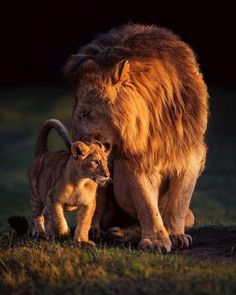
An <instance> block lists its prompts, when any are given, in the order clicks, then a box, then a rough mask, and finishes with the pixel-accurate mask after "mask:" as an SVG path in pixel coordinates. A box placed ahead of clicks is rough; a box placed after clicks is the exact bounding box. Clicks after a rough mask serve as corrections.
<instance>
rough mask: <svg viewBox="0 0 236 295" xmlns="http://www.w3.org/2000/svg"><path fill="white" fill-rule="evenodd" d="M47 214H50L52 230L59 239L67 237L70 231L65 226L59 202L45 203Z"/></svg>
mask: <svg viewBox="0 0 236 295" xmlns="http://www.w3.org/2000/svg"><path fill="white" fill-rule="evenodd" d="M47 210H48V214H51V218H52V224H53V229H55V231H56V233H57V234H58V235H59V236H61V237H67V236H68V235H69V234H70V229H69V227H68V225H67V222H66V219H65V216H64V209H63V205H62V204H61V203H60V202H53V201H51V200H48V202H47Z"/></svg>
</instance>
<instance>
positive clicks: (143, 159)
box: [65, 25, 208, 248]
mask: <svg viewBox="0 0 236 295" xmlns="http://www.w3.org/2000/svg"><path fill="white" fill-rule="evenodd" d="M65 73H66V74H67V76H69V77H70V78H71V79H72V81H73V82H74V86H75V106H74V113H73V135H74V139H77V138H96V139H99V140H100V141H102V142H103V143H107V144H109V145H111V146H112V147H113V153H114V157H115V159H116V160H117V161H119V163H117V164H115V171H116V170H117V169H118V170H119V171H118V172H115V174H114V190H115V195H116V199H117V201H118V203H119V205H120V206H121V207H122V208H123V209H124V210H126V211H128V212H129V213H130V214H131V212H138V211H139V210H141V211H142V212H143V209H142V208H143V207H142V206H143V205H141V203H142V202H144V204H148V203H149V201H148V199H149V198H150V197H151V196H149V197H148V196H147V195H148V194H153V192H155V194H156V197H157V199H158V192H159V186H160V185H161V183H162V182H163V181H165V180H166V179H167V178H168V179H169V180H170V182H169V184H170V187H169V190H168V192H167V194H166V196H168V198H169V199H168V202H166V204H167V205H166V206H167V208H165V210H164V211H163V212H164V213H163V214H162V215H168V216H169V217H164V216H162V218H163V219H164V223H165V227H166V228H167V231H168V233H169V234H170V235H184V220H185V218H186V215H187V212H188V207H189V202H190V200H191V196H192V192H193V189H194V186H195V183H196V179H197V177H198V176H199V174H200V172H201V171H202V169H203V168H204V163H205V154H206V145H205V142H204V134H205V131H206V127H207V113H208V101H207V98H208V94H207V88H206V85H205V83H204V81H203V78H202V74H201V73H200V71H199V67H198V64H197V62H196V58H195V56H194V54H193V52H192V50H191V49H190V47H189V46H188V45H187V44H185V43H184V42H183V41H182V40H180V38H179V37H178V36H176V35H174V34H173V33H172V32H171V31H169V30H166V29H162V28H159V27H156V26H142V25H128V26H124V27H121V28H119V29H114V30H111V31H110V32H109V33H107V34H104V35H100V36H99V37H98V38H97V39H95V40H94V41H93V42H91V43H90V44H88V45H87V46H84V47H83V48H82V49H81V50H80V51H79V52H78V54H76V55H73V56H71V57H70V59H69V61H68V63H67V64H66V66H65ZM116 167H119V168H117V169H116ZM124 171H126V173H127V175H125V172H124ZM122 175H123V177H122ZM131 175H132V176H131ZM128 178H130V181H128ZM159 178H160V179H161V180H160V181H159V180H157V179H159ZM153 179H155V181H154V180H153ZM150 181H151V183H153V185H154V186H155V187H154V186H153V185H151V186H150V188H149V183H150ZM125 182H127V187H128V188H129V189H128V191H129V190H131V191H129V193H128V194H129V196H132V198H131V199H132V201H129V202H128V203H130V206H131V207H134V208H135V209H134V208H133V209H132V210H129V209H128V208H129V207H130V206H129V205H127V198H130V197H128V195H127V196H126V197H124V196H123V197H121V196H122V195H123V194H127V188H126V189H124V191H123V192H122V185H124V183H125ZM133 182H137V183H138V186H140V188H141V187H142V189H141V190H140V188H137V189H135V191H133V192H132V190H133V188H134V187H136V185H134V184H133ZM118 183H119V185H118ZM151 192H152V193H151ZM139 193H140V194H143V196H142V197H141V199H140V200H139V201H138V199H137V198H138V197H137V196H138V195H139ZM186 194H187V195H186ZM179 198H180V199H181V198H184V199H185V201H177V200H178V199H179ZM124 199H126V202H125V201H124ZM134 200H136V202H135V204H134ZM162 200H163V199H162ZM162 200H160V202H162ZM181 202H185V205H186V208H185V206H184V207H183V206H182V207H183V208H181V206H180V203H181ZM157 204H158V201H157V203H156V204H153V206H152V209H153V210H154V207H155V210H154V211H153V212H152V213H151V212H150V210H149V209H147V212H146V213H145V214H148V215H149V217H148V216H146V217H145V218H144V219H146V222H144V225H142V221H141V220H140V218H141V219H142V217H140V214H139V213H135V214H138V216H139V221H140V222H141V228H142V237H143V238H144V237H145V240H146V237H147V236H148V239H150V240H152V239H153V237H155V235H156V234H154V233H155V232H160V233H163V232H165V229H164V227H163V224H162V219H161V218H159V221H156V220H154V219H153V223H155V224H156V222H157V224H156V225H153V230H151V232H152V234H150V235H151V236H152V237H151V238H150V237H149V234H148V230H146V229H145V228H146V223H149V222H151V224H152V221H150V218H151V217H150V214H154V215H155V214H157V215H158V216H159V215H160V213H157V212H158V208H156V206H157ZM158 206H159V208H161V207H163V206H161V204H159V205H158ZM139 207H140V208H139ZM169 207H170V208H169ZM180 211H181V212H180ZM182 211H183V212H182ZM154 212H156V213H154ZM142 214H143V213H142ZM154 215H153V216H154ZM172 215H175V216H173V217H172ZM180 219H181V220H180ZM170 223H171V224H170ZM174 224H176V226H175V225H174ZM177 224H178V225H177ZM161 235H162V234H161ZM155 239H156V238H154V240H155ZM157 239H159V240H161V239H162V238H161V237H160V236H159V234H157ZM165 239H166V234H165ZM167 248H169V246H168V247H167Z"/></svg>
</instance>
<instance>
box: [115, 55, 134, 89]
mask: <svg viewBox="0 0 236 295" xmlns="http://www.w3.org/2000/svg"><path fill="white" fill-rule="evenodd" d="M129 71H130V64H129V62H128V60H122V61H121V62H119V63H118V64H117V65H116V66H115V71H114V74H113V77H112V82H113V84H116V83H118V82H119V83H122V82H124V81H125V80H128V79H129Z"/></svg>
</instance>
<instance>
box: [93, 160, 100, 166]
mask: <svg viewBox="0 0 236 295" xmlns="http://www.w3.org/2000/svg"><path fill="white" fill-rule="evenodd" d="M92 164H93V165H94V166H99V165H100V164H101V162H100V161H98V160H95V161H92Z"/></svg>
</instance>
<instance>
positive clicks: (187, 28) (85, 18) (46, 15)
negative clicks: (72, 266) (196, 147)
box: [0, 0, 236, 227]
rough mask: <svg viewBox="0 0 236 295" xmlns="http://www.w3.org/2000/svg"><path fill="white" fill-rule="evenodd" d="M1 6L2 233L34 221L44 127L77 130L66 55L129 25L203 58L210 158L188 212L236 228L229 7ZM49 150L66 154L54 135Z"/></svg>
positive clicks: (235, 97)
mask: <svg viewBox="0 0 236 295" xmlns="http://www.w3.org/2000/svg"><path fill="white" fill-rule="evenodd" d="M0 3H1V4H0V86H1V87H0V103H1V105H0V142H1V144H0V191H1V196H0V202H2V203H0V227H1V223H2V224H3V225H4V224H6V220H7V218H8V217H9V216H11V215H14V214H19V212H21V214H22V215H24V216H26V217H28V218H30V215H31V214H30V209H29V192H28V181H27V173H26V171H27V169H28V167H29V165H30V162H31V161H32V159H33V151H34V143H35V140H36V137H37V134H38V131H39V128H40V127H41V126H42V124H43V122H44V121H45V120H47V119H48V118H58V119H60V120H62V121H63V122H64V123H65V124H66V126H67V127H68V128H69V130H71V128H70V123H71V112H72V101H73V99H72V97H73V93H72V89H71V87H70V86H69V85H68V86H65V85H66V82H65V81H64V80H63V78H62V71H61V69H62V67H63V65H64V63H65V62H66V60H67V58H68V56H69V55H70V54H73V53H76V51H77V50H78V48H79V46H82V45H84V44H86V43H87V42H90V41H91V40H92V39H93V37H94V36H95V35H96V34H97V33H101V32H106V31H107V30H109V29H110V28H112V27H114V26H116V25H121V24H126V23H128V22H139V23H147V24H152V23H154V24H158V25H160V26H164V27H167V28H170V29H172V30H173V31H174V32H175V33H177V34H179V35H180V36H181V37H182V38H183V40H185V41H186V42H188V43H189V44H190V45H191V47H192V48H193V49H194V51H195V52H196V53H197V55H198V58H199V63H200V66H201V69H202V72H203V74H204V77H205V80H206V82H207V85H208V90H209V96H210V100H209V104H210V106H209V108H210V115H209V124H208V130H207V138H206V141H207V144H208V147H209V150H208V156H207V163H206V169H205V171H204V173H203V175H202V176H201V177H200V178H199V181H198V183H197V187H196V189H195V196H194V197H193V202H192V203H191V206H192V208H193V211H194V214H195V215H196V220H197V224H209V223H214V224H219V223H223V224H232V223H233V224H235V223H236V202H235V200H236V195H235V192H236V166H235V163H236V136H235V134H236V117H235V110H236V87H235V86H236V75H235V69H236V58H235V53H236V45H235V42H234V41H235V36H236V32H235V19H236V13H235V8H234V7H233V5H231V6H230V4H229V2H227V1H214V2H213V1H205V3H203V2H201V1H192V0H189V1H188V2H187V1H186V2H183V1H178V0H177V1H168V2H164V0H162V1H158V0H156V1H155V3H154V1H153V2H150V1H147V0H145V1H142V2H141V1H139V2H138V1H137V2H131V1H126V2H125V1H124V2H122V1H119V2H118V1H117V0H112V1H110V2H107V3H105V2H101V1H88V0H86V1H85V0H84V1H76V2H72V1H59V0H57V1H47V2H43V1H41V2H39V1H31V2H26V1H20V0H17V1H12V0H5V2H0ZM209 4H210V5H209ZM50 141H51V144H50ZM49 146H50V150H51V149H61V148H62V149H64V146H63V145H62V143H61V140H60V138H59V137H58V136H57V135H56V134H54V135H53V134H51V135H50V137H49Z"/></svg>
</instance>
